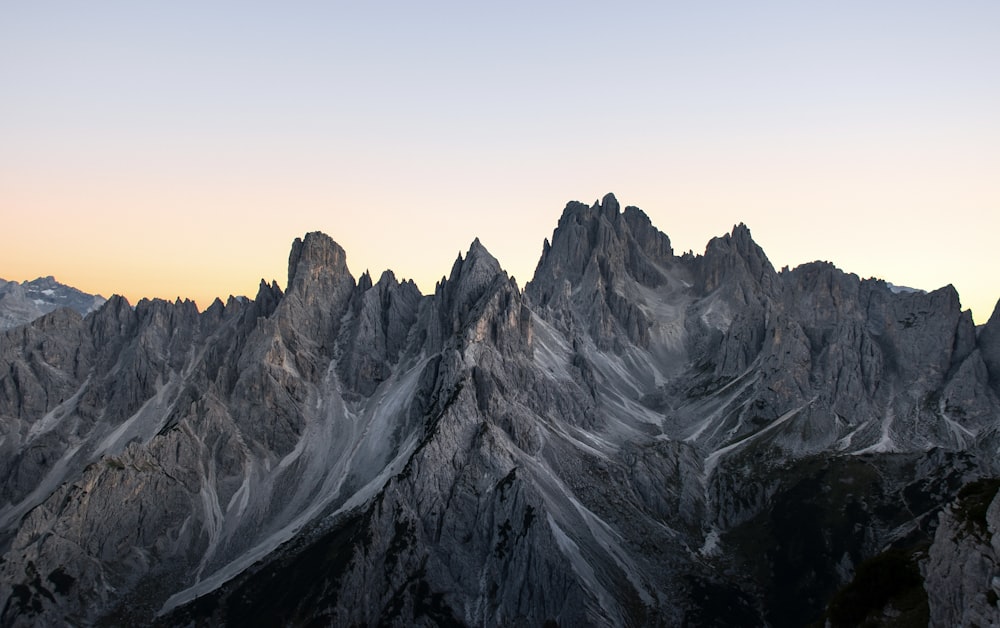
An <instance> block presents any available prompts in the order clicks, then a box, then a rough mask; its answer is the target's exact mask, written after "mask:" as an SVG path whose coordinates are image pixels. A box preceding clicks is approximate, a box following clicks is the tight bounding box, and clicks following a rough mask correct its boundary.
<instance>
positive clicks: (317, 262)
mask: <svg viewBox="0 0 1000 628" xmlns="http://www.w3.org/2000/svg"><path fill="white" fill-rule="evenodd" d="M304 271H305V272H307V273H308V275H309V276H311V277H313V278H315V277H316V276H317V275H319V274H323V273H331V274H341V273H343V274H347V275H349V274H350V272H349V271H348V270H347V253H345V252H344V249H343V248H342V247H341V246H340V245H339V244H337V243H336V242H334V241H333V238H331V237H330V236H328V235H326V234H325V233H323V232H322V231H312V232H309V233H307V234H306V235H305V237H304V238H295V241H294V242H292V250H291V253H289V255H288V289H289V290H291V289H292V288H293V287H294V286H295V284H296V279H299V278H302V277H303V275H302V274H301V273H302V272H304ZM352 281H353V280H352Z"/></svg>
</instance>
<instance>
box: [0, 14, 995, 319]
mask: <svg viewBox="0 0 1000 628" xmlns="http://www.w3.org/2000/svg"><path fill="white" fill-rule="evenodd" d="M998 112H1000V2H996V1H995V0H990V1H984V2H962V1H956V2H940V1H936V2H920V1H905V2H903V1H900V2H873V1H866V2H823V3H821V2H801V1H797V2H697V3H695V2H648V3H647V2H616V3H610V2H608V3H604V2H537V1H536V2H520V1H514V2H504V3H485V2H484V3H478V2H468V1H466V2H434V1H430V2H407V3H398V2H365V3H354V2H352V3H346V2H281V3H277V2H266V3H265V2H246V1H244V2H221V1H213V2H203V1H202V2H184V1H180V2H178V1H171V2H135V1H128V2H101V1H97V2H78V1H74V2H46V1H39V2H0V225H2V234H3V235H2V238H0V242H2V245H0V277H3V278H5V279H8V280H25V279H33V278H35V277H37V276H40V275H55V276H56V278H57V279H59V280H60V281H62V282H64V283H69V284H71V285H74V286H76V287H79V288H81V289H83V290H86V291H89V292H97V293H101V294H104V295H105V296H108V295H110V294H111V293H115V292H117V293H120V294H124V295H125V296H127V297H128V298H129V300H130V301H132V302H133V303H134V302H136V301H137V300H138V299H139V298H141V297H163V298H169V299H173V298H174V297H177V296H181V297H189V298H193V299H195V300H196V301H197V302H198V304H199V306H201V307H206V306H207V305H209V303H210V302H211V300H212V299H213V298H214V297H216V296H221V297H223V298H225V297H226V296H227V295H229V294H231V293H232V294H249V295H251V296H252V295H253V294H255V293H256V288H257V283H258V281H259V280H260V278H261V277H264V278H266V279H268V280H270V279H277V280H278V281H279V283H280V284H281V285H282V286H284V284H285V277H286V272H287V259H288V250H289V247H290V244H291V241H292V240H293V239H294V238H295V237H297V236H301V235H303V234H304V233H305V232H307V231H313V230H321V231H324V232H326V233H328V234H330V235H331V236H332V237H333V238H334V239H335V240H337V241H338V242H339V243H340V244H341V245H342V246H343V247H344V248H345V249H346V251H347V255H348V265H349V266H350V268H351V270H352V272H353V273H354V274H355V276H357V275H359V274H360V273H361V272H363V271H364V270H365V269H370V270H371V272H372V274H373V275H375V276H377V275H378V274H379V273H380V272H381V271H382V270H383V269H385V268H391V269H393V270H394V271H395V273H396V275H397V276H398V277H401V278H402V277H408V278H413V279H414V280H415V281H417V283H418V285H420V287H421V289H422V290H423V291H424V292H425V293H426V292H428V291H430V290H433V286H434V282H435V281H436V280H437V279H439V278H440V277H441V276H442V275H444V274H447V273H448V272H449V270H450V268H451V264H452V262H453V261H454V259H455V257H456V256H457V255H458V253H459V252H460V251H465V250H466V249H467V248H468V246H469V244H470V243H471V241H472V240H473V238H475V237H476V236H478V237H480V238H481V240H482V241H483V243H484V244H485V245H486V247H487V248H489V249H490V251H491V252H492V253H493V254H494V255H495V256H496V257H497V258H498V259H499V260H500V262H501V264H502V265H503V267H504V268H505V269H506V270H507V271H508V272H509V273H510V274H512V275H514V276H515V277H516V278H517V279H518V283H519V284H520V285H522V286H523V284H524V282H525V281H527V280H528V279H530V276H531V273H532V272H533V270H534V266H535V264H536V262H537V260H538V256H539V254H540V252H541V247H542V240H543V238H545V237H549V236H550V235H551V232H552V229H553V228H554V227H555V224H556V221H557V220H558V218H559V215H560V213H561V211H562V208H563V207H564V206H565V204H566V202H567V201H569V200H573V199H576V200H581V201H584V202H588V203H589V202H593V200H595V199H596V198H599V197H600V196H603V195H604V194H605V193H607V192H614V193H615V194H616V195H617V196H618V199H619V201H621V202H622V204H623V205H625V204H630V205H637V206H639V207H641V208H643V209H644V210H645V211H646V213H647V214H649V216H650V217H651V219H652V220H653V223H654V224H655V225H656V226H657V227H659V228H660V229H661V230H662V231H664V232H665V233H667V234H668V235H669V236H670V237H671V240H672V241H673V244H674V248H675V249H676V250H677V251H678V252H681V251H685V250H688V249H693V250H694V251H695V252H702V251H704V247H705V244H706V243H707V242H708V240H709V239H710V238H711V237H713V236H716V235H721V234H723V233H727V232H728V231H730V230H731V228H732V226H733V225H734V224H735V223H738V222H745V223H747V224H748V225H749V226H750V228H751V230H752V232H753V235H754V238H755V240H757V242H758V243H759V244H760V245H761V246H762V247H763V248H764V250H765V251H766V252H767V254H768V256H769V257H770V259H771V262H772V263H773V264H774V265H775V267H778V268H780V267H781V266H784V265H791V266H795V265H797V264H800V263H803V262H807V261H811V260H815V259H824V260H829V261H832V262H833V263H835V264H836V265H837V266H838V267H840V268H842V269H844V270H846V271H849V272H854V273H857V274H858V275H860V276H861V277H870V276H877V277H881V278H884V279H886V280H888V281H891V282H893V283H897V284H902V285H908V286H913V287H918V288H923V289H928V290H931V289H935V288H938V287H940V286H942V285H945V284H948V283H952V284H954V285H955V287H956V288H957V289H958V290H959V293H960V295H961V297H962V303H963V305H964V306H965V307H968V308H971V309H972V310H973V314H974V316H975V319H976V320H977V322H985V320H986V319H987V318H988V317H989V315H990V313H991V312H992V310H993V306H994V304H995V303H996V301H997V299H998V297H1000V279H998V275H997V269H998V268H1000V245H998V238H1000V114H998Z"/></svg>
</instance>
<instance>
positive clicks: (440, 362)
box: [0, 195, 1000, 626]
mask: <svg viewBox="0 0 1000 628" xmlns="http://www.w3.org/2000/svg"><path fill="white" fill-rule="evenodd" d="M998 321H1000V318H998V315H994V317H993V319H991V321H990V323H988V324H987V325H985V326H983V327H981V328H978V329H977V328H976V327H975V326H974V325H973V323H972V320H971V317H970V316H969V314H968V312H963V311H962V310H961V307H960V305H959V301H958V295H957V294H956V293H955V291H954V290H953V289H952V288H950V287H946V288H942V289H941V290H937V291H935V292H931V293H920V292H915V291H899V290H898V289H896V290H894V289H893V288H892V287H891V286H890V285H889V284H886V283H885V282H882V281H880V280H872V279H869V280H861V279H859V278H858V277H856V276H854V275H849V274H846V273H844V272H842V271H840V270H838V269H836V268H835V267H833V266H832V265H830V264H828V263H822V262H816V263H811V264H806V265H803V266H801V267H799V268H796V269H793V270H784V271H781V272H778V271H776V270H775V269H774V268H773V266H772V265H771V264H770V262H769V261H768V260H767V257H766V255H765V254H764V252H763V251H762V250H761V249H760V247H759V246H757V244H755V243H754V241H753V239H752V237H751V234H750V230H749V229H748V228H747V227H746V226H745V225H738V226H736V227H735V228H734V229H733V231H732V232H731V233H729V234H727V235H724V236H722V237H719V238H715V239H713V240H712V241H711V242H710V243H709V244H708V246H707V248H706V251H705V253H704V255H693V254H685V255H681V256H677V255H675V254H674V251H673V249H672V247H671V245H670V240H669V239H668V238H667V236H666V235H664V234H663V233H661V232H660V231H659V230H657V229H656V228H655V227H654V226H653V225H652V224H651V223H650V221H649V219H648V217H647V216H646V215H645V214H644V213H643V212H642V211H641V210H639V209H637V208H634V207H626V208H624V209H622V208H621V206H620V205H619V203H618V201H617V200H616V199H615V198H614V197H613V196H611V195H608V196H606V197H605V198H604V199H602V200H601V201H599V202H596V203H594V204H593V205H589V206H588V205H585V204H582V203H576V202H573V203H570V204H568V205H567V206H566V209H565V210H564V212H563V215H562V217H561V218H560V219H559V222H558V226H557V228H556V229H555V231H554V232H553V234H552V237H551V239H550V240H547V241H546V242H545V244H544V245H543V252H542V256H541V259H540V260H539V263H538V268H537V270H536V273H535V276H534V278H533V280H532V281H531V282H530V283H529V284H528V285H526V286H524V287H523V290H522V288H521V287H519V286H518V285H517V284H516V283H515V282H514V281H513V280H512V279H511V278H509V277H508V276H507V274H506V273H505V272H504V271H503V269H502V268H501V267H500V264H499V263H498V262H497V260H496V259H495V258H494V257H493V256H492V255H491V254H490V253H489V251H488V250H487V249H486V247H485V246H483V244H482V243H481V242H480V241H479V240H476V241H475V242H473V243H472V245H471V247H470V248H469V250H468V252H467V253H466V254H464V255H461V256H459V258H458V259H457V260H456V261H455V263H454V265H453V267H452V269H451V272H450V274H448V276H447V277H446V278H445V279H443V280H442V281H441V282H440V283H439V284H438V285H437V287H436V289H435V291H434V293H433V294H431V295H426V296H425V295H421V294H420V292H419V291H418V290H417V288H416V286H415V285H414V284H413V283H412V282H409V281H399V280H398V279H397V278H396V276H395V274H393V273H392V272H388V271H387V272H385V273H383V274H382V275H381V276H380V277H379V279H378V281H376V282H373V281H372V277H371V276H370V275H369V274H368V273H367V272H366V273H364V274H363V275H362V276H361V277H360V278H359V279H357V280H355V278H354V277H353V276H352V275H351V274H350V272H349V271H348V268H347V264H346V254H345V252H344V250H343V249H342V248H341V247H340V246H339V245H337V244H336V243H335V242H334V241H333V240H332V239H330V238H329V237H328V236H326V235H324V234H321V233H310V234H307V235H306V236H305V237H304V238H302V239H301V240H296V241H295V243H294V244H293V246H292V251H291V254H290V256H289V272H288V280H287V284H286V289H285V290H282V289H281V288H279V286H278V285H277V284H275V283H272V284H267V283H264V282H262V283H261V286H260V289H259V291H258V294H257V295H256V297H255V298H254V299H230V300H229V302H228V303H222V302H221V301H217V302H216V303H214V304H212V306H211V307H209V308H208V309H207V310H205V311H204V312H201V313H199V312H198V311H197V310H196V308H195V307H194V305H193V304H192V303H190V302H182V301H178V302H174V303H168V302H164V301H142V302H140V303H138V304H136V306H135V307H132V306H131V305H130V304H129V303H127V302H126V301H125V300H124V299H121V298H120V297H113V298H112V299H110V300H109V301H108V302H107V303H105V304H104V305H103V306H102V307H101V308H100V309H98V310H97V311H95V312H93V313H91V314H88V315H87V316H86V317H82V316H80V315H79V314H76V313H74V312H72V311H70V310H59V311H56V312H53V313H51V314H48V315H46V316H43V317H42V318H39V319H37V320H36V321H34V322H32V323H31V324H29V325H25V326H21V327H18V328H16V329H13V330H9V331H7V332H5V333H4V335H3V336H2V337H0V453H2V455H0V471H2V473H0V478H2V479H0V551H2V552H3V561H2V563H0V609H2V610H0V612H2V615H0V623H3V624H4V625H38V624H63V623H69V624H82V625H87V624H115V625H120V624H149V623H159V624H161V625H190V624H191V623H199V622H205V623H208V624H212V625H221V624H226V625H233V626H236V625H247V624H248V623H256V624H261V623H264V624H274V625H296V624H310V623H315V624H317V625H351V624H358V625H365V624H367V625H382V624H387V625H487V626H492V625H564V626H568V625H573V626H576V625H640V626H647V625H648V626H658V625H683V624H685V623H687V624H690V625H762V624H765V623H766V624H770V625H776V626H781V625H803V624H807V623H809V622H813V621H823V620H830V621H831V622H832V623H836V622H837V621H839V619H838V618H841V617H843V615H842V613H843V610H842V609H843V607H844V604H843V603H842V601H843V600H845V599H851V598H850V596H851V595H852V591H854V590H855V589H852V586H854V587H855V588H856V587H857V582H858V579H859V578H860V579H861V580H863V579H864V578H865V577H868V576H869V575H870V573H871V572H872V570H876V571H877V569H879V568H881V567H879V565H885V564H897V563H892V561H888V562H887V561H884V560H883V561H881V562H880V561H879V557H880V556H883V555H884V552H886V551H887V548H889V549H892V551H894V552H899V555H900V556H904V557H905V560H904V561H903V563H905V564H906V565H909V564H910V563H911V562H912V563H913V564H914V565H918V566H919V569H918V568H917V567H914V568H913V570H912V571H913V573H915V574H917V575H916V576H915V577H916V578H917V580H916V584H915V585H914V587H915V588H914V589H913V590H914V591H918V594H914V595H915V597H913V599H912V600H910V601H912V602H913V604H911V606H907V607H906V609H905V612H907V613H909V612H913V613H917V614H919V613H924V615H926V616H928V617H930V616H933V617H935V618H958V619H957V620H956V621H959V623H961V622H962V621H965V619H962V618H963V617H965V618H966V619H967V617H966V616H964V615H961V614H960V612H959V610H956V608H955V607H956V606H957V605H964V604H965V600H970V599H973V598H974V597H975V595H977V594H976V593H975V592H974V591H973V588H974V586H973V584H971V583H972V581H973V580H974V579H975V578H979V576H980V575H982V574H981V573H980V572H982V571H983V570H982V569H979V567H978V566H982V565H985V564H986V563H985V562H983V561H987V560H988V559H989V556H993V555H992V554H989V553H988V551H987V547H986V546H987V545H988V543H985V542H981V539H980V538H979V537H975V539H973V541H974V543H973V541H969V542H965V541H961V540H959V541H954V542H952V541H948V539H950V538H952V537H948V536H947V535H946V534H945V533H944V532H943V530H946V529H951V528H950V527H949V526H951V527H954V525H953V524H952V523H950V522H951V519H949V517H950V516H951V515H950V514H948V513H950V512H951V510H944V507H945V505H946V504H949V503H951V502H952V501H953V500H955V498H956V496H957V495H958V493H959V490H960V489H961V487H962V486H963V485H965V484H967V483H968V482H970V481H972V480H975V479H977V478H982V477H989V476H993V475H996V474H997V473H998V469H997V468H996V467H997V460H1000V458H998V456H997V453H998V444H1000V443H998V436H997V427H998V425H1000V401H998V385H997V382H998V381H1000V357H998V356H1000V348H998V347H1000V344H998V338H1000V331H998V330H1000V322H998ZM949 508H951V507H949ZM994 509H995V508H994ZM942 512H944V513H945V514H944V515H941V513H942ZM991 512H992V511H991ZM939 520H940V521H941V523H940V525H939ZM988 525H992V524H988ZM988 529H989V530H992V528H988ZM942 535H944V536H942ZM969 538H971V537H969ZM928 548H930V549H929V551H928ZM991 551H992V550H991ZM976 552H978V554H975V553H976ZM973 554H975V555H976V556H986V557H987V558H983V559H982V560H980V559H979V558H976V559H972V558H968V557H969V556H972V555H973ZM896 555H897V554H892V556H896ZM976 560H979V562H975V561H976ZM989 560H992V559H989ZM906 561H910V562H906ZM897 562H898V561H897ZM974 562H975V565H973V567H969V565H971V564H972V563H974ZM903 563H900V564H903ZM871 565H875V566H874V567H871ZM977 565H978V566H977ZM959 571H960V572H961V573H963V574H967V577H966V576H963V578H965V579H964V580H962V582H966V581H968V582H969V583H970V584H968V585H966V584H959V583H957V582H955V581H954V579H953V578H950V576H948V574H951V573H957V572H959ZM907 573H909V572H907ZM942 574H943V575H942ZM976 582H978V580H976ZM976 586H978V585H976ZM890 593H891V594H887V596H888V597H886V599H885V600H882V601H881V602H880V604H881V605H879V604H875V605H874V606H873V609H874V610H871V612H872V613H876V614H877V613H882V615H878V616H879V617H882V616H891V615H892V613H893V612H896V611H894V610H893V609H894V608H895V607H894V606H893V604H897V605H898V604H900V602H899V601H898V599H897V598H895V597H893V595H897V593H898V592H897V593H892V592H890ZM983 596H984V598H983V599H985V600H986V602H987V603H988V602H990V600H991V599H992V598H990V597H989V596H988V593H984V594H983ZM907 599H908V600H909V599H910V598H907ZM975 599H977V600H978V599H979V598H975ZM914 600H915V601H914ZM977 603H978V602H977ZM976 608H980V610H979V611H977V612H979V613H980V614H979V615H975V617H977V618H978V617H981V616H982V617H985V616H986V615H984V614H983V613H987V612H988V611H989V608H988V607H982V606H980V607H976ZM865 612H868V611H867V610H866V611H865ZM956 612H959V614H957V615H956V614H955V613H956ZM838 613H840V614H838ZM886 613H888V615H886ZM949 613H952V614H949ZM875 616H876V615H871V617H875ZM968 617H972V616H971V615H970V616H968Z"/></svg>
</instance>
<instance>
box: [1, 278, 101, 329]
mask: <svg viewBox="0 0 1000 628" xmlns="http://www.w3.org/2000/svg"><path fill="white" fill-rule="evenodd" d="M105 300H106V299H105V298H104V297H102V296H100V295H93V294H87V293H86V292H81V291H80V290H77V289H76V288H73V287H72V286H67V285H65V284H61V283H59V282H58V281H56V280H55V278H53V277H51V276H49V277H39V278H38V279H35V280H32V281H25V282H21V283H18V282H16V281H5V280H3V279H0V330H3V329H9V328H11V327H17V326H18V325H24V324H25V323H30V322H31V321H33V320H35V319H36V318H38V317H39V316H42V315H43V314H48V313H49V312H51V311H52V310H55V309H57V308H60V307H68V308H72V309H74V310H76V311H77V312H79V313H80V314H84V315H86V314H89V313H90V312H93V311H94V310H96V309H97V308H99V307H100V306H101V305H103V304H104V301H105Z"/></svg>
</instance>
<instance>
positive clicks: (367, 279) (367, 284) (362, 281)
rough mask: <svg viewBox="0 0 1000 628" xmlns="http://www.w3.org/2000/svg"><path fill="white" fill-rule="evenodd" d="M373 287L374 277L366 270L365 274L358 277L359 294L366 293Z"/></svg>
mask: <svg viewBox="0 0 1000 628" xmlns="http://www.w3.org/2000/svg"><path fill="white" fill-rule="evenodd" d="M371 287H372V275H371V273H370V272H368V269H365V272H363V273H361V276H360V277H358V292H364V291H366V290H369V289H370V288H371Z"/></svg>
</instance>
